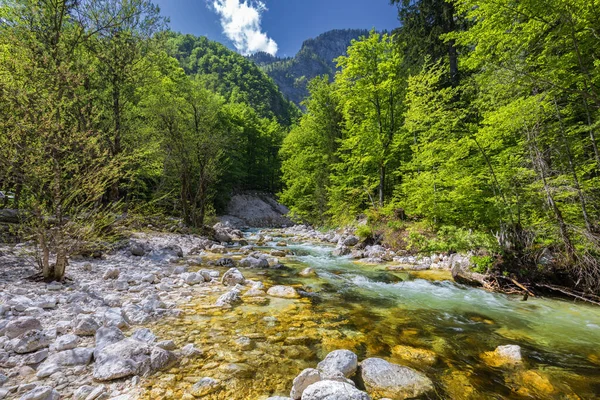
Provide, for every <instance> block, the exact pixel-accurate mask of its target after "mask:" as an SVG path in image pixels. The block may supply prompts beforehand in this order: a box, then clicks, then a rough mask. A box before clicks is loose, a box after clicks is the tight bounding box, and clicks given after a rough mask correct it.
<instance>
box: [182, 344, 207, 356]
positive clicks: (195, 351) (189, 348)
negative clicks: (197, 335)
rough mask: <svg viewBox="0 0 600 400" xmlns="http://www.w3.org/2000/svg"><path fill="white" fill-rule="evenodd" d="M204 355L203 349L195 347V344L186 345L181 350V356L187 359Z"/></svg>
mask: <svg viewBox="0 0 600 400" xmlns="http://www.w3.org/2000/svg"><path fill="white" fill-rule="evenodd" d="M202 354H204V352H203V351H202V350H201V349H199V348H197V347H196V346H194V344H193V343H190V344H186V345H185V346H183V347H182V348H181V355H182V356H184V357H187V358H198V357H202Z"/></svg>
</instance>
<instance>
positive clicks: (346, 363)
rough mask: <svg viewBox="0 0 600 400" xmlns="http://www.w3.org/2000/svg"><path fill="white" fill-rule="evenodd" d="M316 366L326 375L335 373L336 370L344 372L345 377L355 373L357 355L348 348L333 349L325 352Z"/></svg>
mask: <svg viewBox="0 0 600 400" xmlns="http://www.w3.org/2000/svg"><path fill="white" fill-rule="evenodd" d="M317 368H318V369H319V370H320V371H322V372H323V373H324V374H326V375H331V374H335V372H336V371H339V372H341V373H342V374H344V376H345V377H346V378H349V377H351V376H352V375H354V374H355V373H356V369H357V368H358V357H357V356H356V354H354V353H353V352H351V351H350V350H334V351H332V352H331V353H329V354H327V356H326V357H325V359H324V360H323V361H321V362H320V363H319V364H318V365H317Z"/></svg>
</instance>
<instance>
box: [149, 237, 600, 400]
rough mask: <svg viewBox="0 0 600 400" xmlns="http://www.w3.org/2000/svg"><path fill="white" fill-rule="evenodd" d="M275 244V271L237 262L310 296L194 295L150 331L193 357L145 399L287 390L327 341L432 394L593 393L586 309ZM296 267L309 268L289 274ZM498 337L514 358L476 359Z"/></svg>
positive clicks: (251, 273)
mask: <svg viewBox="0 0 600 400" xmlns="http://www.w3.org/2000/svg"><path fill="white" fill-rule="evenodd" d="M252 238H255V236H254V235H252V234H251V236H250V239H252ZM283 239H285V238H283ZM279 240H281V238H277V237H275V238H274V241H273V242H270V243H267V245H266V247H264V248H262V249H263V250H270V249H271V248H273V247H274V246H275V242H277V241H279ZM286 249H287V250H289V251H291V252H293V253H294V254H295V255H294V256H288V257H286V258H284V259H281V261H282V262H284V264H285V265H286V267H287V269H285V270H281V269H278V270H275V269H268V270H248V269H240V270H241V271H242V272H243V273H244V275H245V276H246V278H252V279H256V280H260V281H262V282H264V283H265V285H267V286H270V285H274V284H280V285H292V286H294V287H296V288H297V289H301V290H303V291H306V292H308V293H311V294H310V295H309V296H307V297H303V298H301V299H278V298H269V301H268V304H265V302H266V301H267V300H265V301H264V302H263V301H260V302H252V303H251V304H249V303H248V302H245V303H244V304H242V305H239V306H237V307H235V308H233V309H230V310H223V309H220V308H215V307H210V306H207V304H213V303H214V300H215V299H216V298H217V297H218V295H219V294H220V293H222V292H220V293H219V292H214V291H210V290H207V291H206V293H205V294H203V295H201V296H197V297H196V298H195V299H194V300H193V301H192V302H190V303H189V304H188V305H187V306H186V307H185V309H184V311H185V313H184V315H183V316H182V317H180V318H177V319H172V320H169V321H163V322H161V323H159V324H158V325H157V326H155V327H153V329H154V330H155V331H156V332H157V333H158V334H159V336H161V337H162V338H164V339H173V340H175V342H176V343H177V344H178V345H181V346H182V345H185V344H186V343H191V342H193V343H196V345H197V346H198V347H200V348H202V349H204V351H205V355H204V357H202V358H201V359H198V360H191V361H189V362H188V363H187V364H185V365H181V366H179V367H177V368H174V369H172V370H171V371H168V372H167V373H163V374H161V375H159V376H157V377H154V378H152V379H150V380H148V381H147V382H145V385H146V388H147V396H148V398H153V397H156V396H161V397H167V398H168V397H172V398H177V399H179V398H182V396H184V395H185V393H186V391H187V390H188V389H189V387H190V386H191V385H192V384H193V383H194V382H196V381H198V380H199V379H200V378H202V377H211V378H215V379H218V380H219V381H221V387H220V389H219V390H217V391H215V392H214V393H211V394H208V395H207V396H205V397H203V398H205V399H209V400H211V399H229V400H234V399H258V400H260V399H266V398H267V397H269V396H273V395H281V396H288V395H289V390H290V388H291V382H292V380H293V378H294V377H295V376H296V375H297V374H298V373H299V372H300V371H301V370H302V369H304V368H308V367H315V366H316V364H317V363H318V362H319V360H321V359H322V358H324V357H325V355H326V354H327V353H328V352H330V351H332V350H336V349H348V350H352V351H354V352H355V353H356V354H358V356H359V360H362V359H364V358H367V357H381V358H385V359H387V360H389V361H391V362H395V363H398V364H403V365H407V366H410V367H412V368H414V369H417V370H419V371H421V372H423V373H425V374H427V375H428V376H429V377H430V378H431V379H432V380H433V381H434V383H435V385H436V391H435V393H433V394H431V395H430V396H429V398H432V399H593V398H599V397H600V308H598V307H594V306H588V305H586V304H579V303H573V302H569V301H563V300H558V299H542V298H529V300H527V301H522V299H521V297H520V296H507V295H503V294H498V293H490V292H487V291H485V290H483V289H476V288H470V287H466V286H462V285H458V284H455V283H454V282H452V280H451V277H450V276H449V274H448V273H447V272H432V271H423V272H406V273H403V272H395V271H394V272H391V271H387V270H386V269H385V265H382V266H372V265H362V264H359V263H355V262H352V260H349V259H347V258H343V257H334V256H332V255H331V252H332V250H333V248H332V247H330V246H327V245H325V244H315V243H289V244H288V246H287V247H286ZM306 267H311V268H313V269H314V270H315V272H316V276H311V277H303V276H300V275H299V272H300V271H301V270H303V269H304V268H306ZM225 270H226V269H223V270H222V272H223V271H225ZM263 300H264V299H263ZM240 338H242V339H240ZM248 339H249V340H248ZM507 344H517V345H519V346H521V348H522V354H523V359H524V362H523V364H522V365H519V366H517V367H507V366H494V365H493V363H490V362H489V360H487V359H486V357H485V353H486V352H490V351H493V350H494V349H495V348H496V347H497V346H500V345H507ZM415 349H416V350H415ZM414 351H416V352H417V353H416V354H417V357H415V353H414ZM407 352H408V356H407Z"/></svg>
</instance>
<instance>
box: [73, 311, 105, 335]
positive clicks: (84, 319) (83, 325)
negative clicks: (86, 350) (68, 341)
mask: <svg viewBox="0 0 600 400" xmlns="http://www.w3.org/2000/svg"><path fill="white" fill-rule="evenodd" d="M99 328H100V324H99V323H98V321H96V320H95V319H94V318H92V317H90V316H86V315H83V316H79V317H78V318H77V322H76V325H75V328H74V329H73V333H75V334H76V335H79V336H94V335H95V334H96V331H97V330H98V329H99Z"/></svg>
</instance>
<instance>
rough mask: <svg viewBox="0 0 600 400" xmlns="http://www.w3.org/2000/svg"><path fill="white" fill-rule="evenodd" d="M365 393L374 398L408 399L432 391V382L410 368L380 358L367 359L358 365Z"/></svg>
mask: <svg viewBox="0 0 600 400" xmlns="http://www.w3.org/2000/svg"><path fill="white" fill-rule="evenodd" d="M360 370H361V377H362V380H363V382H364V384H365V387H366V388H367V392H369V394H370V395H371V396H373V397H375V398H381V397H389V398H392V399H400V400H403V399H409V398H413V397H418V396H422V395H424V394H426V393H428V392H430V391H432V390H433V382H431V380H430V379H429V378H428V377H426V376H425V375H423V374H422V373H420V372H417V371H415V370H413V369H411V368H408V367H403V366H400V365H396V364H392V363H389V362H387V361H385V360H383V359H381V358H367V359H366V360H364V361H363V362H362V363H361V365H360Z"/></svg>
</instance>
